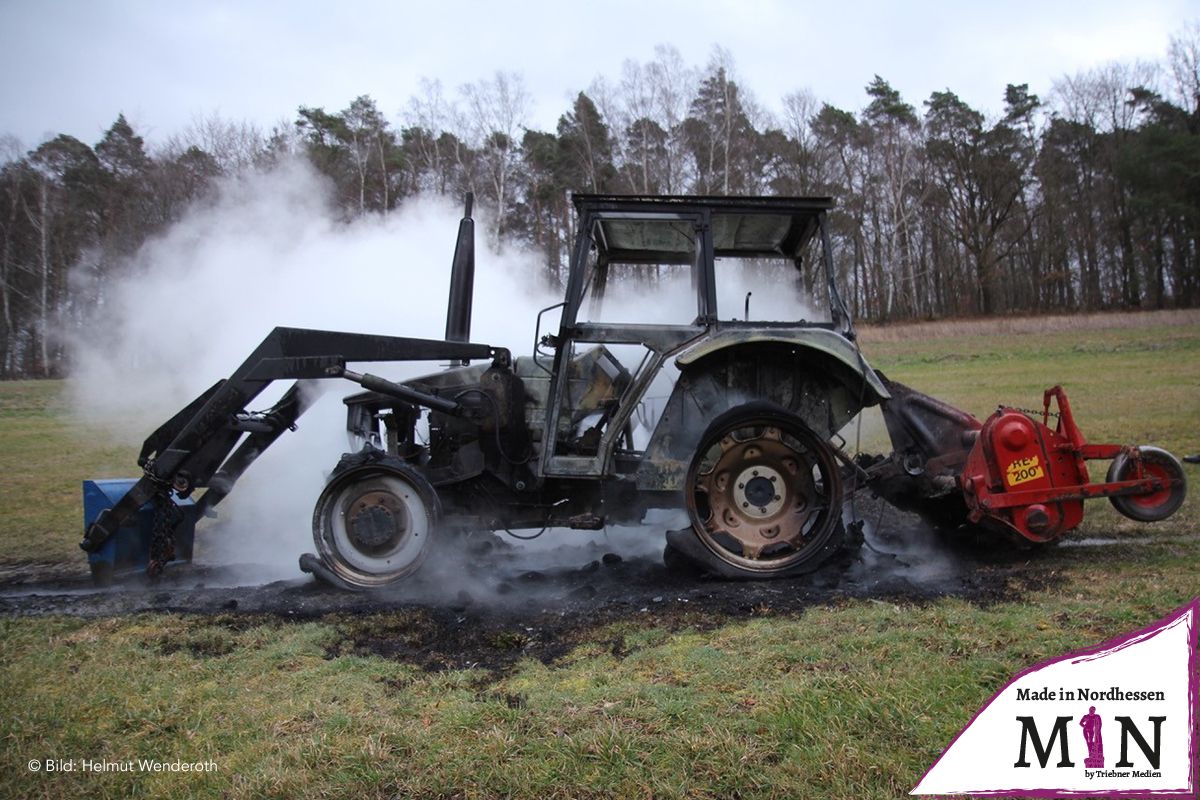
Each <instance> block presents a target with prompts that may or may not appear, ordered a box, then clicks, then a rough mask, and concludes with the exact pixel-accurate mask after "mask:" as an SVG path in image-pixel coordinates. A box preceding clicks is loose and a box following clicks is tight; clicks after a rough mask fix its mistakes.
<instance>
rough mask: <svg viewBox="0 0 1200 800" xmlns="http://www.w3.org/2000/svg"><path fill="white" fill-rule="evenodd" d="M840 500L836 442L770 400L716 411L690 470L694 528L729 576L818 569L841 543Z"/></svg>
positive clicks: (763, 575) (689, 502) (764, 575)
mask: <svg viewBox="0 0 1200 800" xmlns="http://www.w3.org/2000/svg"><path fill="white" fill-rule="evenodd" d="M842 499H843V498H842V481H841V473H840V471H839V467H838V463H837V458H836V456H835V455H834V452H833V448H831V447H830V446H829V444H828V443H827V442H826V441H824V440H823V439H822V438H821V437H820V436H818V435H817V434H816V433H814V432H813V431H812V429H811V428H809V427H808V426H807V425H805V424H804V422H803V421H802V420H801V419H800V418H799V417H797V416H796V415H794V414H792V413H790V412H788V411H787V410H786V409H783V408H780V407H779V406H776V405H773V404H770V403H761V402H756V403H747V404H745V405H742V406H738V407H737V408H734V409H732V410H730V411H728V412H726V413H725V414H722V415H721V416H719V417H717V419H716V420H714V421H713V423H712V424H711V425H710V426H709V428H708V430H707V431H706V432H705V434H704V436H703V437H701V439H700V446H699V447H698V448H697V450H696V454H695V456H694V457H693V459H692V462H691V466H690V468H689V469H688V475H687V483H686V502H687V509H688V514H689V517H690V519H691V523H692V530H693V532H694V533H695V535H696V537H697V538H698V539H699V540H700V542H701V543H702V544H703V545H704V547H705V548H706V549H707V550H708V551H709V552H710V553H711V554H712V555H713V556H715V557H716V558H717V559H719V561H720V562H722V563H721V566H722V569H721V570H720V571H721V573H722V574H725V575H728V576H730V577H744V578H772V577H782V576H786V575H798V574H802V573H806V572H811V571H813V570H815V569H817V568H818V567H820V566H821V565H822V564H824V563H825V562H826V561H827V560H828V559H829V558H830V557H831V556H833V555H834V554H835V553H836V552H837V551H838V549H839V547H840V546H841V543H842V539H843V536H844V528H843V526H842Z"/></svg>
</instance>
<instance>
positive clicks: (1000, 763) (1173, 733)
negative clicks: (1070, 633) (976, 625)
mask: <svg viewBox="0 0 1200 800" xmlns="http://www.w3.org/2000/svg"><path fill="white" fill-rule="evenodd" d="M1198 622H1200V598H1198V599H1195V600H1192V601H1191V602H1190V603H1188V604H1187V605H1186V606H1184V607H1183V608H1180V609H1178V610H1177V611H1176V612H1175V613H1173V614H1171V615H1170V616H1168V617H1166V618H1165V619H1162V620H1159V621H1158V622H1156V623H1154V624H1153V625H1150V626H1149V627H1146V628H1143V629H1142V630H1139V631H1134V632H1133V633H1130V634H1127V635H1125V636H1121V637H1118V638H1116V639H1113V640H1111V641H1108V642H1104V643H1103V644H1100V645H1097V646H1095V647H1090V648H1088V649H1086V650H1080V651H1077V652H1073V653H1068V654H1066V655H1063V656H1059V657H1058V658H1053V659H1050V660H1049V661H1045V662H1043V663H1041V664H1037V665H1035V666H1033V667H1030V668H1029V669H1026V670H1024V671H1022V672H1020V673H1018V674H1017V675H1016V676H1014V677H1013V678H1012V679H1011V680H1010V681H1009V682H1008V683H1007V684H1006V685H1005V686H1004V687H1002V688H1001V689H1000V691H998V692H997V693H996V694H995V695H993V696H992V698H991V699H990V700H989V701H988V702H987V703H986V704H985V705H984V707H983V708H981V709H980V710H979V712H978V713H977V714H976V715H975V716H974V718H972V719H971V721H970V722H969V723H967V726H966V727H965V728H963V730H962V731H961V732H960V733H959V734H958V736H956V737H955V738H954V740H953V741H951V742H950V746H949V747H947V748H946V751H945V752H944V753H942V755H941V756H940V757H939V758H938V759H937V761H935V762H934V764H933V766H931V767H930V768H929V770H928V771H927V772H926V773H925V775H924V776H923V777H922V778H921V780H920V782H918V784H917V786H916V788H914V789H913V791H912V794H917V795H942V796H946V795H987V796H1001V797H1005V796H1007V797H1014V796H1015V797H1064V798H1067V797H1115V798H1122V797H1150V796H1152V797H1156V798H1165V797H1172V798H1192V800H1195V798H1196V797H1197V794H1196V790H1197V779H1198V776H1197V749H1196V745H1197V742H1196V738H1197V710H1200V655H1198V644H1197V625H1198ZM1084 709H1087V713H1082V712H1083V711H1084ZM1076 725H1078V729H1077V728H1076ZM1075 730H1078V731H1079V734H1076V733H1074V731H1075ZM1105 744H1107V745H1108V751H1109V753H1108V757H1107V758H1106V756H1105Z"/></svg>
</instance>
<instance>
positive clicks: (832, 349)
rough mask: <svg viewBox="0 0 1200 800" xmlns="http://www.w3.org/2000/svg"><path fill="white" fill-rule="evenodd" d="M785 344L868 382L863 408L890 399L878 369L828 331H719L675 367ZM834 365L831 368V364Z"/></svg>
mask: <svg viewBox="0 0 1200 800" xmlns="http://www.w3.org/2000/svg"><path fill="white" fill-rule="evenodd" d="M770 344H784V345H790V346H793V347H797V348H805V349H807V350H809V351H812V354H813V355H814V356H815V355H816V354H822V355H824V356H826V357H827V359H832V360H834V361H837V362H840V363H841V365H843V366H844V367H846V368H848V369H850V371H851V372H852V373H853V374H855V375H857V376H858V379H859V380H863V379H865V380H866V383H867V392H868V394H870V395H872V396H871V397H870V400H869V401H868V402H865V403H863V405H864V406H872V405H875V404H876V403H879V402H880V401H883V400H887V399H888V398H889V397H890V396H891V395H889V394H888V390H887V387H886V386H884V385H883V381H881V380H880V379H879V376H878V375H876V374H875V370H873V369H871V367H870V366H869V365H868V364H867V361H866V359H865V358H863V356H862V353H861V351H860V350H859V349H858V346H857V345H856V344H854V343H853V342H851V341H850V340H848V339H847V338H846V337H844V336H842V335H841V334H839V333H836V332H834V331H831V330H828V329H826V328H802V329H799V330H797V329H795V328H790V329H787V328H734V329H725V330H722V331H718V332H717V333H715V334H713V335H712V336H709V337H706V338H704V339H701V340H700V341H699V342H695V343H692V344H691V345H689V346H687V347H685V348H684V349H683V350H681V351H680V352H679V353H678V354H677V355H676V356H675V364H676V366H678V367H679V369H680V370H683V369H684V368H686V367H687V366H689V365H691V364H694V363H696V362H698V361H701V360H703V359H705V358H707V357H709V356H711V355H713V354H715V353H719V352H720V351H722V350H726V349H728V348H731V347H737V348H741V347H746V346H748V345H770ZM831 366H832V365H831Z"/></svg>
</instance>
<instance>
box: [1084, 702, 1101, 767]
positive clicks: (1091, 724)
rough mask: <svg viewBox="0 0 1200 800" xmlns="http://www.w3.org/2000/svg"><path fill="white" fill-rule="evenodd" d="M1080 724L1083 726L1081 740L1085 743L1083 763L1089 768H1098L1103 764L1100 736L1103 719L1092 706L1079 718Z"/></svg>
mask: <svg viewBox="0 0 1200 800" xmlns="http://www.w3.org/2000/svg"><path fill="white" fill-rule="evenodd" d="M1079 724H1080V726H1081V727H1082V728H1083V741H1084V743H1085V744H1087V749H1088V754H1087V758H1085V759H1084V760H1083V765H1084V766H1085V767H1088V768H1090V769H1098V768H1100V767H1103V766H1104V740H1103V739H1101V738H1100V727H1101V725H1103V724H1104V723H1103V721H1102V720H1101V719H1100V715H1099V714H1097V713H1096V707H1095V706H1092V707H1091V708H1089V709H1088V713H1087V714H1085V715H1084V717H1083V719H1081V720H1079Z"/></svg>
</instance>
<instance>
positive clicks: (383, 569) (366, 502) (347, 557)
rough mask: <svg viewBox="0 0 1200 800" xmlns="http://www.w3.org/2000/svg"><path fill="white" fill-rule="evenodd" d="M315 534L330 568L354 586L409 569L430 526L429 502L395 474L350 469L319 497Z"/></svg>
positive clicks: (398, 575)
mask: <svg viewBox="0 0 1200 800" xmlns="http://www.w3.org/2000/svg"><path fill="white" fill-rule="evenodd" d="M313 516H314V519H313V523H314V524H313V539H314V541H315V543H316V545H317V549H318V551H319V552H320V554H321V556H322V557H323V559H324V560H325V562H326V563H327V564H329V566H330V568H331V569H332V570H333V571H334V572H335V573H336V574H337V575H338V576H339V577H341V578H343V579H344V580H346V581H347V582H349V583H352V584H355V585H358V586H380V585H383V584H386V583H390V582H392V581H394V580H396V579H397V578H401V577H403V576H405V575H408V574H410V573H411V572H412V571H414V570H415V569H416V568H417V567H418V566H420V564H421V561H422V560H423V559H424V556H425V551H426V546H427V544H428V542H429V540H430V532H431V530H432V524H433V519H432V514H431V509H430V506H429V504H428V503H427V502H426V500H425V499H424V498H423V497H422V496H421V493H420V491H419V490H418V488H417V487H416V486H414V485H413V484H412V483H411V482H409V481H408V480H406V479H405V477H404V476H403V475H401V474H399V473H394V472H391V471H382V470H352V471H350V472H347V473H344V474H343V475H341V476H339V477H337V478H335V479H334V480H333V481H332V482H331V483H330V484H329V485H328V486H326V487H325V491H324V492H322V494H321V497H320V499H319V500H318V501H317V508H316V511H315V512H314V515H313Z"/></svg>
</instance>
